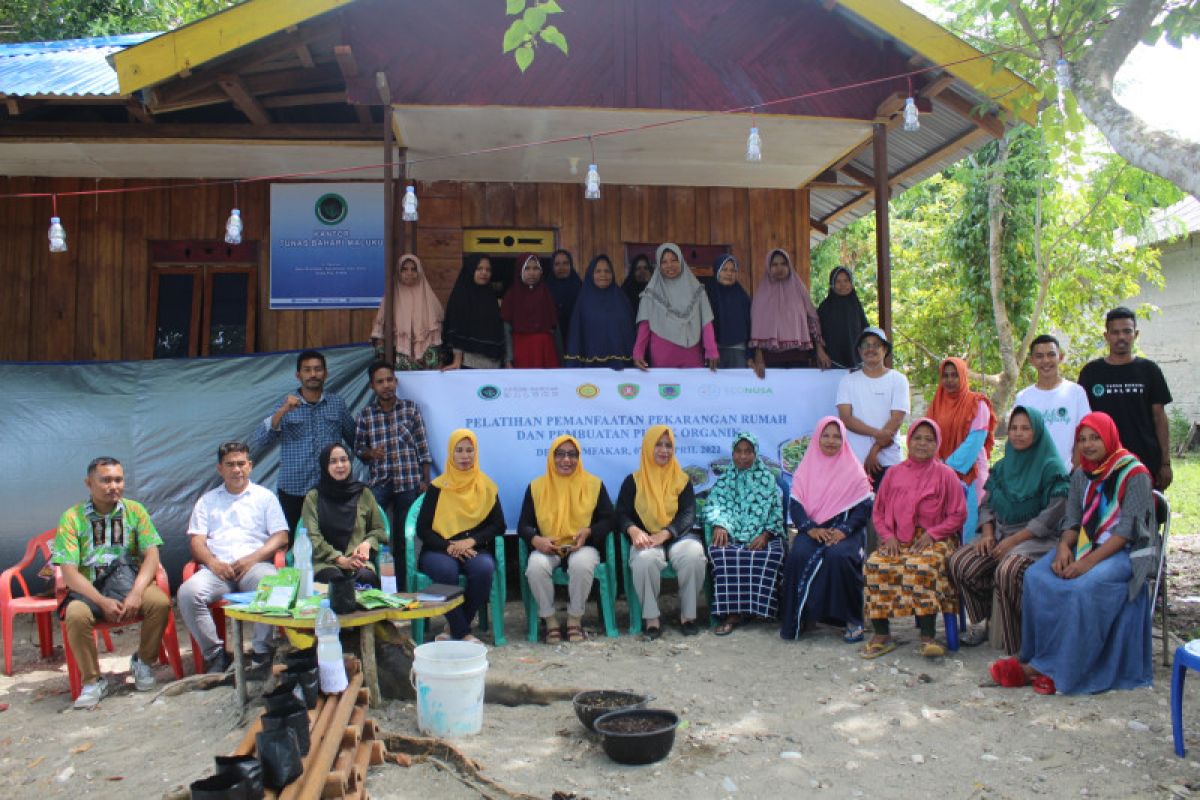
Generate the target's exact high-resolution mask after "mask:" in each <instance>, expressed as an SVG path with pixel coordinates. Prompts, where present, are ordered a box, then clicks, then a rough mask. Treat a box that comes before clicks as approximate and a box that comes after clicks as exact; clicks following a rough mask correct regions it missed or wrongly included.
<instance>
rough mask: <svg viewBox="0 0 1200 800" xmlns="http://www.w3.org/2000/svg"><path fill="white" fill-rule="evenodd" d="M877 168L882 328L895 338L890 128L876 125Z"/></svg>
mask: <svg viewBox="0 0 1200 800" xmlns="http://www.w3.org/2000/svg"><path fill="white" fill-rule="evenodd" d="M871 144H872V148H873V155H874V165H875V170H874V171H875V285H876V287H877V288H878V292H879V327H881V328H883V330H884V332H885V333H887V335H888V339H889V340H890V339H891V338H892V247H891V226H890V223H889V217H888V200H890V199H891V196H892V190H891V186H890V185H889V182H888V157H887V125H886V124H883V123H879V122H877V123H875V126H874V135H873V136H872V141H871Z"/></svg>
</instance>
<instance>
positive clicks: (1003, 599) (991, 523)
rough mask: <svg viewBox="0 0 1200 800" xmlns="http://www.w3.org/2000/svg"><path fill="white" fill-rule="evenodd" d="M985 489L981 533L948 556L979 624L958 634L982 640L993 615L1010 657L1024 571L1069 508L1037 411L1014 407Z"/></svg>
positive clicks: (1015, 647) (1017, 642)
mask: <svg viewBox="0 0 1200 800" xmlns="http://www.w3.org/2000/svg"><path fill="white" fill-rule="evenodd" d="M985 489H986V497H985V499H984V501H983V506H982V507H981V508H980V509H979V520H980V526H979V530H980V532H979V536H978V537H977V538H976V539H975V541H974V542H973V543H972V544H971V545H970V546H968V547H960V548H959V549H958V550H956V551H955V552H954V555H952V556H950V578H951V580H953V581H954V585H955V586H957V587H958V590H959V592H961V593H962V597H963V602H964V603H966V606H967V613H968V614H969V615H970V617H971V619H973V620H976V623H975V625H973V626H971V627H970V628H968V629H967V630H966V631H964V632H963V635H962V643H963V644H965V645H969V646H971V645H977V644H980V643H982V642H983V641H985V640H986V639H987V638H988V621H989V620H990V619H991V617H992V616H993V614H994V615H995V616H996V617H997V623H998V624H999V632H1000V639H1001V641H1002V642H1003V645H1004V650H1005V652H1007V653H1008V654H1009V655H1015V654H1016V653H1017V652H1018V651H1020V649H1021V584H1022V581H1023V578H1024V576H1025V570H1027V569H1029V567H1030V565H1032V564H1033V562H1034V561H1036V560H1037V559H1039V558H1041V557H1042V556H1043V555H1045V554H1046V553H1048V552H1050V551H1051V550H1053V549H1054V545H1055V544H1056V543H1057V542H1058V533H1059V529H1060V527H1061V525H1060V523H1061V522H1062V518H1063V513H1064V511H1065V509H1066V503H1067V468H1066V467H1065V466H1063V463H1062V460H1061V459H1060V458H1059V456H1058V449H1057V448H1056V447H1055V446H1054V440H1053V439H1051V438H1050V436H1049V435H1048V434H1047V433H1046V424H1045V423H1044V422H1043V421H1042V415H1041V414H1040V413H1039V412H1037V411H1034V412H1032V413H1031V412H1029V411H1028V410H1026V409H1025V408H1024V407H1023V406H1017V407H1016V408H1014V409H1013V410H1012V413H1011V414H1010V415H1009V417H1008V441H1007V442H1006V443H1005V445H1004V457H1003V458H1001V459H1000V460H999V461H997V462H996V464H995V466H993V467H992V471H991V475H990V476H989V477H988V481H987V486H986V487H985ZM993 589H994V590H995V593H996V598H997V600H998V601H999V603H998V607H996V608H993V607H992V591H993Z"/></svg>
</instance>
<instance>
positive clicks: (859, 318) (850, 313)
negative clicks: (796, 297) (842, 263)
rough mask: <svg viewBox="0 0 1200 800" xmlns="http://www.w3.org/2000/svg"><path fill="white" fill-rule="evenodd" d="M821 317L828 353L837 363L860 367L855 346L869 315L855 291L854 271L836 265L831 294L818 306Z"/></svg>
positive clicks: (822, 331)
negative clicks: (852, 272)
mask: <svg viewBox="0 0 1200 800" xmlns="http://www.w3.org/2000/svg"><path fill="white" fill-rule="evenodd" d="M817 316H818V317H819V318H820V319H821V335H822V336H823V337H824V338H825V352H826V353H827V354H828V355H829V360H830V361H832V362H833V366H835V367H842V368H845V369H854V368H855V367H857V366H858V365H859V362H860V361H861V359H860V358H859V356H858V350H857V349H856V347H855V345H856V343H857V342H858V337H859V336H860V335H861V334H862V332H863V331H864V330H865V329H866V327H867V314H866V312H864V311H863V307H862V303H861V302H860V301H859V299H858V292H856V291H855V290H854V276H853V275H852V274H851V272H850V270H848V269H846V268H845V267H834V268H833V272H830V273H829V294H827V295H826V296H825V299H824V300H822V301H821V305H820V307H818V308H817Z"/></svg>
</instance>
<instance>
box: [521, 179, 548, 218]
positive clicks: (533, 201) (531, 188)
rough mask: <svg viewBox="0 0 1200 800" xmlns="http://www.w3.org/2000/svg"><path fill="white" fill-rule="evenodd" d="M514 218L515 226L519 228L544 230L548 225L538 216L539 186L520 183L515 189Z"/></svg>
mask: <svg viewBox="0 0 1200 800" xmlns="http://www.w3.org/2000/svg"><path fill="white" fill-rule="evenodd" d="M513 204H514V214H515V215H514V216H513V225H515V226H517V227H518V228H542V227H546V223H543V222H541V220H540V218H539V216H538V211H539V208H538V185H537V184H536V183H518V184H516V186H515V187H514V197H513Z"/></svg>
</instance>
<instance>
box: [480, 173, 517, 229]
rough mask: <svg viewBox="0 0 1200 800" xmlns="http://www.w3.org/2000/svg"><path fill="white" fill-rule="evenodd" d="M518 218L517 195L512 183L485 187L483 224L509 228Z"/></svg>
mask: <svg viewBox="0 0 1200 800" xmlns="http://www.w3.org/2000/svg"><path fill="white" fill-rule="evenodd" d="M516 218H517V193H516V190H515V189H514V188H513V184H511V183H489V184H486V185H485V186H484V199H483V224H484V225H488V226H492V227H501V226H504V227H507V226H509V225H512V224H513V223H514V221H515V220H516Z"/></svg>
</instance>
